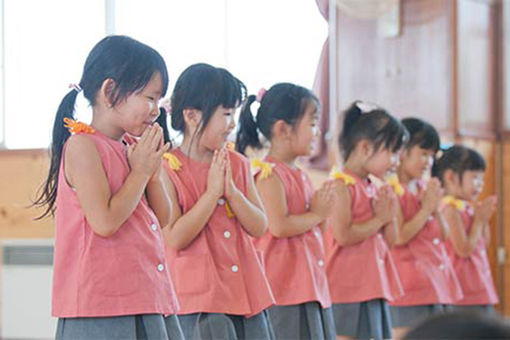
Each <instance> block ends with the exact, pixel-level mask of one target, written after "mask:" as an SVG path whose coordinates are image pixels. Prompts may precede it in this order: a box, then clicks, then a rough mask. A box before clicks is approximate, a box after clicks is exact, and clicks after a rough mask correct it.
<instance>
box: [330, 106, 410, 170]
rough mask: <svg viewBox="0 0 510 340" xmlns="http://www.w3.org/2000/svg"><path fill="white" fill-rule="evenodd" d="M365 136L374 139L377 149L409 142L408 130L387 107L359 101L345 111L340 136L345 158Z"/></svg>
mask: <svg viewBox="0 0 510 340" xmlns="http://www.w3.org/2000/svg"><path fill="white" fill-rule="evenodd" d="M363 139H366V140H368V141H370V142H372V143H373V145H374V149H375V150H378V149H379V148H380V147H381V146H383V147H384V148H386V149H388V150H391V151H398V150H400V149H401V148H402V147H403V146H404V145H405V143H407V140H408V139H409V133H408V132H407V130H406V128H405V127H404V125H402V123H401V122H400V121H399V120H398V119H396V118H395V117H393V116H392V115H391V114H389V113H388V112H387V111H386V110H385V109H383V108H380V107H375V106H372V105H370V104H366V103H364V102H362V101H359V100H357V101H355V102H353V103H352V104H351V106H350V107H349V108H348V109H347V110H346V111H345V112H344V121H343V128H342V132H341V134H340V136H339V138H338V143H339V145H340V150H342V152H343V158H344V160H345V161H347V159H348V158H349V156H350V155H351V153H352V151H353V150H354V148H355V147H356V145H357V144H358V142H359V141H361V140H363Z"/></svg>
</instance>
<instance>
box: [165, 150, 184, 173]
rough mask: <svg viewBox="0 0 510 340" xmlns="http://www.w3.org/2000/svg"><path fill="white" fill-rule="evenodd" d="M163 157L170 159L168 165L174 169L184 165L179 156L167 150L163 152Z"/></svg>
mask: <svg viewBox="0 0 510 340" xmlns="http://www.w3.org/2000/svg"><path fill="white" fill-rule="evenodd" d="M163 158H164V159H166V160H167V161H168V166H169V167H170V169H172V170H175V171H177V170H180V169H181V167H182V163H181V161H179V158H177V157H176V156H175V155H174V154H173V153H170V152H165V153H164V154H163Z"/></svg>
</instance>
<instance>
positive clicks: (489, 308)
mask: <svg viewBox="0 0 510 340" xmlns="http://www.w3.org/2000/svg"><path fill="white" fill-rule="evenodd" d="M445 308H446V311H447V312H462V313H478V314H479V313H483V314H489V315H494V314H496V310H495V309H494V305H447V306H446V307H445Z"/></svg>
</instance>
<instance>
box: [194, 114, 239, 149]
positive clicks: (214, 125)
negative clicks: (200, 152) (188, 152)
mask: <svg viewBox="0 0 510 340" xmlns="http://www.w3.org/2000/svg"><path fill="white" fill-rule="evenodd" d="M234 118H235V109H234V108H225V107H223V106H222V105H220V106H218V107H217V108H216V110H214V112H213V114H212V116H211V119H209V121H208V122H207V126H206V127H205V128H204V131H203V134H202V135H201V137H200V146H202V147H204V148H206V149H208V150H217V149H220V148H221V147H222V146H223V145H224V144H225V141H226V140H227V137H228V136H229V135H230V133H231V132H232V131H233V130H234V128H235V126H236V123H235V119H234Z"/></svg>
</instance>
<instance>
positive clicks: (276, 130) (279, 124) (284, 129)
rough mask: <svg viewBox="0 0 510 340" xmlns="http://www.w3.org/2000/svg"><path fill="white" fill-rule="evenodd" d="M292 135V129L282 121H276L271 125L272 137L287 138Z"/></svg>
mask: <svg viewBox="0 0 510 340" xmlns="http://www.w3.org/2000/svg"><path fill="white" fill-rule="evenodd" d="M291 133H292V127H291V126H290V125H289V124H287V123H285V121H283V120H281V119H280V120H277V121H276V123H274V125H273V136H274V137H278V138H288V137H290V135H291Z"/></svg>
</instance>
